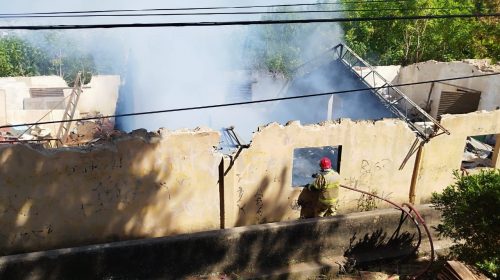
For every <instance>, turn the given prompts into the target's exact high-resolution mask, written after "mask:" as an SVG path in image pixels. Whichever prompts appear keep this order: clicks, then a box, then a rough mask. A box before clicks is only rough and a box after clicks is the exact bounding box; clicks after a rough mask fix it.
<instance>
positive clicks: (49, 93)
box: [30, 88, 64, 98]
mask: <svg viewBox="0 0 500 280" xmlns="http://www.w3.org/2000/svg"><path fill="white" fill-rule="evenodd" d="M30 95H31V97H33V98H37V97H56V96H57V97H60V96H64V91H63V89H62V88H30Z"/></svg>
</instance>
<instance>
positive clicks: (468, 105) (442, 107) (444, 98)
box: [437, 91, 481, 116]
mask: <svg viewBox="0 0 500 280" xmlns="http://www.w3.org/2000/svg"><path fill="white" fill-rule="evenodd" d="M480 99H481V93H480V92H459V91H455V92H452V91H443V92H441V98H440V100H439V108H438V113H437V115H438V116H440V115H442V114H465V113H470V112H474V111H477V108H478V106H479V100H480Z"/></svg>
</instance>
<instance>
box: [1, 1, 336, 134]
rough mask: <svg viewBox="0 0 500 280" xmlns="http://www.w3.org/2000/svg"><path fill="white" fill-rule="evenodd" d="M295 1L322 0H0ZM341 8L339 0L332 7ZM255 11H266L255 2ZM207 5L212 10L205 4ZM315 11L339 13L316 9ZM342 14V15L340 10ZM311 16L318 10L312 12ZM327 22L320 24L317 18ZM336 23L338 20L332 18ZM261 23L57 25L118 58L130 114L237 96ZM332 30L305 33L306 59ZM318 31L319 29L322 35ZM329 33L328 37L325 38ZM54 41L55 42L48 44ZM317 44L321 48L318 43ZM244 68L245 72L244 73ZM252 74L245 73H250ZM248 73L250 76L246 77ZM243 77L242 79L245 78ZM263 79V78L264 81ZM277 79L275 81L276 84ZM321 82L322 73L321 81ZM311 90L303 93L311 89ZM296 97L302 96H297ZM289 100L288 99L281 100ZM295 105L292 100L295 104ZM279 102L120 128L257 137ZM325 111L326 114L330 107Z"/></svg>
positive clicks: (22, 5) (145, 5) (106, 4)
mask: <svg viewBox="0 0 500 280" xmlns="http://www.w3.org/2000/svg"><path fill="white" fill-rule="evenodd" d="M294 3H316V0H253V1H249V0H239V1H234V0H233V1H229V0H212V1H206V0H205V1H168V2H167V1H159V0H154V1H151V0H145V1H137V0H125V1H123V0H121V1H109V0H108V1H102V0H101V1H96V0H85V1H67V0H66V1H63V0H51V1H28V0H18V1H11V0H9V1H7V0H0V13H32V12H54V11H82V10H107V9H158V8H161V9H164V8H189V7H213V6H235V5H237V6H244V5H273V4H294ZM334 8H335V9H339V8H341V7H338V6H334V7H332V9H334ZM224 11H241V10H224ZM251 11H266V9H265V8H264V9H262V8H259V9H252V10H251ZM205 12H207V11H205ZM314 16H316V17H332V15H322V14H315V15H314ZM336 16H341V15H339V14H336ZM309 17H311V16H309ZM259 19H260V15H238V16H235V15H217V16H176V17H168V18H165V17H162V18H158V17H147V18H145V17H120V18H107V17H106V18H104V17H100V18H88V17H87V18H78V19H67V18H63V19H61V18H59V19H54V18H51V19H47V18H36V19H26V18H22V19H7V20H5V19H3V20H2V19H0V24H1V25H28V24H29V25H37V24H43V25H47V24H98V23H138V22H173V21H175V22H179V21H224V20H259ZM318 26H320V24H318ZM330 26H332V25H330ZM252 28H254V27H249V26H217V27H182V28H120V29H89V30H68V31H57V33H58V34H60V35H61V36H65V37H68V38H73V40H74V41H75V42H77V43H78V45H79V46H80V47H82V48H84V49H86V50H87V51H89V52H91V53H92V54H93V55H94V58H95V60H96V63H97V64H99V63H114V64H116V65H117V67H116V68H115V70H114V71H115V72H116V74H119V75H120V76H121V80H122V87H121V89H120V101H119V104H118V110H117V113H131V112H141V111H150V110H163V109H172V108H180V107H192V106H202V105H211V104H219V103H224V102H228V100H231V101H232V102H238V101H243V100H238V96H236V97H235V95H234V93H233V92H232V91H233V90H234V87H232V86H233V85H234V82H235V81H236V82H238V81H242V80H243V81H244V80H245V79H246V80H248V79H251V78H252V77H250V76H248V73H247V72H245V71H244V70H247V67H248V65H246V64H245V63H244V62H243V61H244V60H245V55H247V54H246V53H245V44H246V43H247V42H248V41H252V42H253V43H257V44H263V46H265V45H266V42H262V41H259V40H260V39H259V38H258V37H257V36H255V33H256V32H252V31H255V29H252ZM333 29H334V30H332V32H331V33H330V34H328V36H325V34H324V32H323V33H321V32H319V31H318V32H312V33H311V34H301V35H300V37H299V38H297V39H296V41H297V44H298V46H299V47H300V48H301V50H303V53H301V54H302V55H303V56H304V58H303V60H304V61H306V60H307V59H309V58H312V57H314V56H315V55H317V53H313V52H308V50H311V49H313V48H312V46H317V45H318V44H319V43H321V45H326V46H330V44H331V46H333V45H334V44H337V43H339V42H341V41H342V36H343V32H342V29H341V28H340V26H335V27H334V28H333ZM43 32H44V31H19V32H18V33H19V34H23V35H24V36H27V37H30V38H37V36H40V34H44V33H43ZM316 33H317V34H316ZM325 38H326V42H325ZM49 47H50V46H49ZM314 50H316V49H314ZM242 73H243V74H242ZM245 73H246V74H245ZM245 75H247V76H246V77H245ZM242 77H243V78H242ZM263 82H264V81H262V83H263ZM265 82H266V83H268V84H265V85H262V84H260V85H259V86H260V87H261V88H269V92H267V96H266V95H264V96H260V97H263V98H266V97H274V96H276V95H277V94H278V92H276V89H277V88H280V86H279V85H281V84H282V83H283V80H280V79H276V80H273V79H272V78H269V77H268V79H265ZM273 83H275V85H273ZM317 83H318V85H316V86H317V88H318V89H319V88H324V87H322V86H321V83H322V82H321V80H318V81H317ZM310 93H313V92H307V93H304V94H310ZM297 102H302V101H301V100H298V101H297ZM282 107H283V106H282ZM292 107H294V106H290V108H292ZM273 108H274V105H269V104H267V105H258V106H240V107H229V108H224V109H218V110H203V111H189V112H183V113H173V114H162V115H147V116H140V117H132V118H123V119H120V120H118V122H117V123H118V125H119V127H120V128H121V129H124V130H126V131H131V130H133V129H138V128H146V129H148V130H152V131H154V130H156V129H158V128H160V127H166V128H168V129H179V128H190V129H193V128H195V127H197V126H208V127H211V128H213V129H216V130H219V129H223V128H224V127H228V126H231V125H234V126H235V127H236V131H238V132H239V133H240V134H242V135H243V136H244V139H245V141H250V140H251V135H252V132H253V131H255V130H257V127H258V126H260V125H264V124H267V123H268V122H271V121H274V120H275V119H274V116H277V114H276V112H271V111H272V110H273ZM279 114H280V116H279V119H280V121H282V122H286V121H287V120H294V119H301V116H300V115H298V114H294V112H293V109H290V110H288V111H283V110H282V111H280V112H279ZM325 115H326V113H325Z"/></svg>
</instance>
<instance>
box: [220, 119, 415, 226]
mask: <svg viewBox="0 0 500 280" xmlns="http://www.w3.org/2000/svg"><path fill="white" fill-rule="evenodd" d="M415 137H416V136H415V134H414V133H413V132H411V130H410V129H409V128H408V127H407V125H406V124H405V123H404V122H401V121H399V120H393V119H388V120H383V121H377V122H375V123H373V122H353V121H350V120H342V121H341V122H340V123H337V122H327V123H325V124H322V125H308V126H302V125H300V124H299V123H298V122H293V123H290V124H289V125H287V126H281V125H278V124H270V125H268V126H266V127H263V128H261V129H260V131H259V132H257V133H256V134H255V135H254V138H253V140H252V144H251V147H250V148H249V149H245V150H243V151H242V152H241V154H240V155H239V156H238V158H237V159H236V161H235V163H234V166H233V167H232V169H231V171H230V172H229V173H228V175H226V180H225V189H226V190H225V198H226V200H225V209H226V220H225V222H226V226H232V225H238V226H239V225H248V224H256V223H265V222H273V221H283V220H290V219H296V218H298V217H299V212H300V207H299V206H298V205H297V197H298V194H299V192H300V191H301V189H298V188H292V182H291V181H292V161H293V151H294V149H296V148H304V147H322V146H336V145H342V160H341V170H340V175H341V177H342V178H343V182H342V183H344V184H346V185H348V186H352V187H357V188H359V189H362V190H365V191H376V192H377V193H378V194H379V195H381V196H384V197H387V198H390V199H392V200H395V201H400V202H402V201H408V190H409V186H410V182H411V178H412V171H413V166H414V162H415V155H413V156H412V157H411V158H410V159H409V161H408V162H407V164H406V165H405V166H404V168H403V169H402V170H399V167H400V166H401V164H402V162H403V160H404V158H405V157H406V156H407V154H408V152H409V149H410V146H411V145H412V143H413V141H414V140H415ZM227 165H228V164H226V166H227ZM226 169H227V167H226ZM359 199H360V194H359V193H355V192H352V191H346V190H341V191H340V208H339V210H340V212H349V211H355V210H356V207H357V203H358V200H359ZM381 206H383V203H381Z"/></svg>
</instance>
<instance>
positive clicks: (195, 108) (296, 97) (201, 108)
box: [0, 73, 500, 128]
mask: <svg viewBox="0 0 500 280" xmlns="http://www.w3.org/2000/svg"><path fill="white" fill-rule="evenodd" d="M495 75H500V73H490V74H482V75H476V76H462V77H454V78H446V79H436V80H428V81H421V82H413V83H404V84H397V85H390V86H389V85H384V86H380V87H371V88H358V89H349V90H340V91H333V92H324V93H314V94H306V95H298V96H287V97H278V98H270V99H261V100H253V101H243V102H233V103H223V104H214V105H204V106H194V107H184V108H175V109H165V110H156V111H145V112H136V113H126V114H116V115H108V116H101V117H87V118H79V119H73V120H60V121H46V122H38V123H24V124H14V125H2V126H0V128H10V127H20V126H30V125H42V124H55V123H66V122H73V121H76V122H78V121H90V120H98V119H106V118H123V117H132V116H141V115H153V114H161V113H172V112H181V111H193V110H203V109H212V108H221V107H230V106H241V105H249V104H257V103H267V102H276V101H284V100H293V99H302V98H309V97H318V96H326V95H334V94H341V93H349V92H357V91H367V90H379V89H383V88H389V87H405V86H413V85H421V84H429V83H436V82H446V81H456V80H464V79H472V78H480V77H487V76H495Z"/></svg>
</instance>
